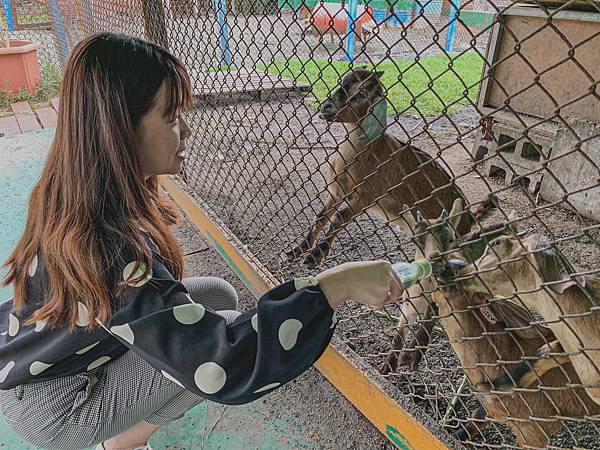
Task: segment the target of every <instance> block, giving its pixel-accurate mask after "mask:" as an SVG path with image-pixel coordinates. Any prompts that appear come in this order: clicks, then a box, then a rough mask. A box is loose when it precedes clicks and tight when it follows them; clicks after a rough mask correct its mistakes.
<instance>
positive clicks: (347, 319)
mask: <svg viewBox="0 0 600 450" xmlns="http://www.w3.org/2000/svg"><path fill="white" fill-rule="evenodd" d="M188 119H189V120H190V122H191V124H192V128H193V129H195V130H202V131H199V132H198V134H197V135H196V136H195V140H194V141H193V142H192V145H190V147H191V157H190V159H189V160H188V161H189V162H188V164H187V167H186V174H187V183H188V186H189V187H190V188H191V189H193V191H194V192H195V193H196V194H197V195H198V196H199V197H201V198H202V199H204V201H206V202H207V203H208V204H209V205H210V206H211V208H212V209H213V211H214V213H216V214H217V216H218V217H219V218H220V219H221V220H222V221H223V222H224V223H225V224H226V225H227V226H228V227H229V228H230V230H231V231H232V232H233V233H234V234H235V235H236V236H237V237H238V238H239V239H240V240H241V241H242V242H243V243H244V245H246V246H247V248H248V250H249V251H250V252H251V253H253V254H254V255H256V256H257V257H258V259H259V260H260V261H261V262H262V263H263V264H264V265H265V266H266V267H267V268H268V269H269V270H270V271H271V272H272V273H273V274H274V275H275V276H276V277H278V278H279V279H282V280H283V279H286V278H290V277H292V276H297V275H299V274H306V273H308V271H307V269H306V268H305V267H304V266H303V265H302V264H301V261H294V262H291V263H290V262H288V261H287V260H286V259H285V257H284V255H283V254H284V252H285V251H286V250H289V249H290V248H292V246H293V245H294V244H295V243H296V242H297V241H298V239H299V238H300V237H301V236H303V235H304V233H305V232H306V230H307V227H308V225H309V224H310V222H311V220H312V219H313V217H314V215H315V212H316V211H318V210H319V209H320V207H321V205H322V201H323V199H324V192H323V189H324V184H325V183H324V178H323V175H322V173H323V172H324V170H326V167H327V160H328V158H330V157H331V156H332V155H333V154H334V153H335V148H336V147H337V145H338V143H339V142H341V140H343V138H344V135H345V129H344V127H343V126H342V125H339V124H334V125H331V126H328V125H327V124H326V123H325V122H323V121H322V120H320V119H319V118H318V117H317V116H316V114H315V110H314V109H312V108H311V107H310V106H306V104H305V103H303V102H302V99H301V98H300V97H294V96H293V95H286V96H276V95H273V96H271V97H270V98H266V99H264V100H263V101H262V102H258V101H255V100H252V99H250V98H248V99H244V98H242V99H239V98H238V99H236V101H232V102H229V103H227V102H224V103H222V104H217V105H215V104H213V105H199V107H198V109H197V110H196V111H194V112H192V113H190V115H189V117H188ZM477 121H478V119H477V115H476V113H475V111H474V110H473V109H470V108H467V109H465V110H463V111H462V112H461V113H459V114H457V115H455V116H452V117H451V118H443V119H436V120H433V119H426V120H425V121H423V120H421V121H420V120H418V119H415V118H410V117H397V118H395V120H394V123H393V124H392V125H391V126H390V127H389V132H390V133H392V134H394V135H395V136H397V137H398V138H400V139H408V136H410V139H411V142H412V143H413V144H414V145H417V146H418V147H420V148H422V149H424V150H426V151H427V152H429V153H430V154H432V155H438V157H439V158H440V159H442V160H443V162H444V163H445V164H446V165H447V166H448V167H449V168H450V169H451V170H452V171H453V173H454V174H455V176H456V178H457V183H458V184H459V185H460V186H461V188H462V189H463V190H464V192H465V193H466V195H467V197H468V198H469V199H470V201H471V202H476V201H478V200H480V199H482V198H483V197H485V196H486V195H487V193H489V192H490V191H496V192H497V195H498V197H499V200H500V205H501V208H502V210H503V211H504V212H505V213H508V212H509V211H514V213H515V214H516V215H517V217H519V218H520V220H519V226H520V229H522V230H525V231H530V232H531V231H536V232H542V233H544V234H546V235H548V236H553V237H555V238H565V237H569V236H571V237H575V238H574V239H571V240H565V241H563V242H562V243H561V244H560V247H561V249H562V251H563V252H564V254H565V255H566V256H567V257H568V258H569V259H570V260H571V261H573V262H576V264H577V265H579V266H580V267H583V268H589V269H595V270H598V269H599V263H598V261H599V260H600V259H599V256H600V246H599V245H598V242H599V241H600V233H599V232H598V230H595V231H588V232H586V233H584V234H582V233H581V231H582V229H584V228H586V227H589V226H592V225H594V224H595V222H593V221H592V220H588V219H585V218H581V217H578V216H577V215H576V214H574V213H572V212H570V211H568V210H566V209H562V208H560V207H551V208H550V207H544V204H543V201H541V200H540V199H536V198H535V197H533V198H532V197H531V196H530V195H528V194H527V192H526V191H525V190H524V189H522V188H521V187H519V186H509V187H508V186H505V185H504V184H503V183H502V180H497V179H494V178H488V177H485V170H484V168H483V167H478V166H476V167H474V166H473V164H472V162H471V159H470V156H469V153H468V152H469V151H470V150H471V147H472V145H473V139H474V136H475V135H474V130H475V128H476V124H477ZM458 137H460V139H458ZM536 201H537V203H536ZM533 208H538V209H537V210H536V212H535V214H532V210H533ZM501 218H502V214H501V213H499V212H498V213H496V214H493V215H492V217H490V218H489V219H488V222H495V221H498V220H500V219H501ZM413 253H414V250H413V247H412V244H411V243H410V240H409V237H408V236H407V235H406V234H405V233H402V232H399V231H397V230H393V229H392V228H391V227H389V226H388V225H386V224H385V223H384V222H382V221H381V220H380V219H379V218H377V217H373V216H370V215H369V214H363V215H361V216H359V217H357V218H356V219H355V221H354V222H353V223H352V224H351V225H349V226H348V227H347V228H346V230H344V231H343V232H342V233H340V235H339V239H338V240H337V242H336V244H335V245H334V248H333V252H332V255H331V256H330V258H328V259H327V260H326V261H325V262H324V264H322V266H321V269H322V268H324V267H330V266H332V265H335V264H339V263H340V262H343V261H348V260H364V259H372V258H380V257H387V258H390V259H391V260H410V259H411V258H412V255H413ZM389 312H390V313H391V314H393V315H396V314H397V312H398V311H397V310H396V309H395V308H390V309H389ZM340 318H341V320H340V325H339V328H338V335H339V336H340V337H341V339H342V341H343V342H344V343H345V344H346V345H348V346H349V347H350V348H351V349H352V350H354V351H355V352H356V353H358V354H359V355H360V356H361V357H362V358H364V360H365V361H366V362H367V363H368V364H370V365H372V366H373V367H375V368H377V367H379V366H380V364H381V363H382V362H383V360H384V358H385V355H386V354H387V352H388V351H389V338H390V336H391V335H392V328H393V326H394V325H395V323H394V321H393V320H390V319H389V318H386V317H382V316H379V315H375V314H373V313H372V312H371V311H369V310H368V309H367V308H365V307H363V306H361V305H358V304H354V303H349V304H347V305H346V306H345V307H344V308H343V309H342V310H341V312H340ZM462 377H463V373H462V371H461V370H460V367H459V364H458V361H457V360H456V358H455V356H454V354H453V352H452V350H451V348H450V347H449V345H448V344H447V342H445V336H444V335H443V334H442V333H439V332H437V334H436V335H435V337H434V339H433V342H432V344H431V349H430V350H429V351H428V353H427V355H426V358H424V359H423V361H422V363H421V367H420V368H419V370H418V371H417V372H416V373H414V374H400V375H395V376H393V377H390V379H389V380H390V381H391V382H392V383H393V384H394V385H395V386H396V387H397V388H398V389H400V390H401V391H402V392H403V393H405V394H408V395H410V396H411V397H412V398H413V399H414V401H415V402H416V403H417V404H418V405H419V406H420V407H421V408H422V409H423V411H425V412H427V413H428V414H430V415H431V417H433V418H434V419H435V420H437V421H439V420H440V418H441V417H442V416H443V415H444V413H445V411H446V406H447V404H448V401H449V399H451V398H452V397H453V395H454V392H455V391H456V390H457V387H458V385H459V383H460V381H461V380H462ZM469 392H470V391H469V388H468V387H467V389H466V390H465V391H464V397H463V398H462V399H461V403H462V406H461V407H460V409H459V413H458V415H459V417H462V418H464V417H466V415H467V412H471V411H473V410H474V409H476V408H477V406H478V403H477V401H475V400H474V399H473V398H472V397H471V396H470V395H469ZM450 424H452V423H450ZM599 437H600V433H599V432H598V430H597V428H596V427H595V426H594V425H593V424H592V423H591V422H587V423H585V422H584V423H578V424H569V427H568V428H567V427H565V430H563V432H561V433H560V434H558V435H557V436H555V437H554V439H553V445H555V446H556V448H573V447H577V448H588V449H591V448H600V444H599V442H600V440H599ZM512 445H514V438H513V437H512V436H511V434H510V432H509V431H508V430H507V429H506V428H505V427H502V426H493V427H489V428H488V429H487V430H486V431H485V432H484V434H483V435H482V436H481V437H479V438H477V439H476V440H475V441H474V443H473V448H482V447H483V448H498V447H501V448H505V447H507V446H512Z"/></svg>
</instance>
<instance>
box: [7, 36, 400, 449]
mask: <svg viewBox="0 0 600 450" xmlns="http://www.w3.org/2000/svg"><path fill="white" fill-rule="evenodd" d="M190 103H191V87H190V79H189V77H188V75H187V73H186V71H185V69H184V67H183V66H182V64H181V63H180V62H179V61H178V60H177V59H176V58H175V57H173V56H172V55H170V54H169V53H168V52H166V51H165V50H163V49H161V48H160V47H158V46H155V45H153V44H149V43H147V42H144V41H142V40H139V39H134V38H131V37H127V36H123V35H115V34H110V33H102V34H98V35H94V36H91V37H89V38H87V39H85V40H84V41H82V42H81V43H80V44H79V45H78V46H77V47H76V48H75V49H74V51H73V53H72V55H71V58H70V60H69V62H68V64H67V68H66V71H65V75H64V79H63V86H62V92H61V102H60V112H59V118H58V126H57V129H56V136H55V139H54V142H53V144H52V147H51V149H50V152H49V155H48V159H47V162H46V165H45V167H44V170H43V173H42V176H41V178H40V180H39V181H38V183H37V184H36V186H35V187H34V189H33V191H32V194H31V198H30V202H29V213H28V217H27V224H26V227H25V231H24V233H23V236H22V238H21V240H20V241H19V242H18V244H17V246H16V248H15V250H14V251H13V253H12V254H11V255H10V257H9V258H8V260H7V262H6V266H7V267H8V268H9V271H8V274H7V276H6V278H5V280H4V284H5V285H8V284H12V285H13V287H14V293H15V295H14V299H11V300H9V301H8V302H6V303H4V304H2V305H0V389H1V391H0V404H1V406H2V410H3V413H4V417H5V420H6V421H7V423H8V424H9V425H10V426H11V427H12V428H13V429H14V430H15V431H16V432H17V433H18V434H19V435H20V436H21V437H22V438H23V439H24V440H26V441H28V442H30V443H32V444H33V445H37V446H40V447H44V448H51V449H61V450H68V449H76V448H82V447H86V446H89V445H95V444H98V447H97V448H98V449H133V448H140V449H149V448H150V446H149V444H148V438H149V437H150V435H151V434H152V433H153V432H155V431H156V430H157V429H158V428H159V427H160V426H162V425H164V424H166V423H168V422H170V421H172V420H174V419H177V418H179V417H181V416H182V415H183V414H184V413H185V411H187V410H188V409H190V408H192V407H193V406H195V405H197V404H198V403H200V402H201V401H203V400H204V399H209V400H211V401H215V402H221V403H227V404H240V403H246V402H250V401H253V400H256V399H257V398H259V397H261V396H263V395H265V394H266V393H268V392H270V391H272V390H273V389H275V388H276V387H277V386H281V385H282V384H284V383H286V382H288V381H290V380H291V379H293V378H294V377H296V376H298V375H299V374H300V373H302V372H303V371H305V370H306V369H308V368H309V367H310V366H311V365H312V364H313V363H314V362H315V361H316V360H317V359H318V358H319V357H320V355H321V353H322V352H323V351H324V349H325V347H326V346H327V344H328V342H329V340H330V339H331V336H332V333H333V330H334V328H335V322H336V320H335V314H334V310H335V309H336V308H337V307H338V306H339V305H340V303H341V302H343V301H345V300H347V299H349V298H350V297H352V298H357V299H360V300H361V301H362V302H364V303H367V304H370V305H372V306H374V307H381V306H382V305H384V304H385V303H386V302H391V301H394V300H395V299H397V298H398V297H399V295H400V293H401V291H402V287H401V284H400V282H399V280H398V279H397V278H396V277H395V275H394V273H393V270H392V268H391V266H390V264H389V263H387V262H383V261H374V262H363V263H347V264H344V265H341V266H338V267H336V268H333V269H330V270H326V271H324V272H322V273H320V274H319V275H318V276H316V277H315V278H304V279H296V280H293V281H290V282H287V283H285V284H283V285H281V286H278V287H276V288H275V289H273V290H272V291H270V292H268V293H267V294H265V295H264V296H263V297H262V298H261V299H260V300H259V302H258V307H257V308H256V309H254V310H252V311H247V312H245V313H243V314H240V313H238V312H235V311H233V310H234V309H235V307H236V306H237V297H236V294H235V291H234V290H233V288H232V287H231V286H230V285H229V284H227V283H226V282H225V281H223V280H220V279H215V278H192V279H185V280H183V282H181V281H180V280H181V279H182V273H183V257H182V252H181V249H180V247H179V245H178V243H177V241H176V240H175V238H174V236H173V234H172V233H171V231H170V228H171V227H172V226H173V225H174V224H175V223H176V221H177V218H178V215H177V212H176V209H175V208H174V206H173V205H171V204H169V202H168V200H167V199H166V198H165V197H163V196H162V195H161V194H160V192H159V190H158V185H157V178H156V176H157V175H160V174H176V173H178V172H179V171H180V170H181V164H182V162H183V160H184V159H185V157H186V147H185V145H186V144H185V142H186V138H188V137H189V136H190V129H189V128H188V126H187V124H186V123H185V121H184V120H183V119H182V117H181V110H182V108H185V107H186V106H189V105H190Z"/></svg>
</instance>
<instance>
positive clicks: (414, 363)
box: [398, 351, 422, 372]
mask: <svg viewBox="0 0 600 450" xmlns="http://www.w3.org/2000/svg"><path fill="white" fill-rule="evenodd" d="M421 356H422V355H421V352H419V351H411V352H402V353H401V354H400V358H399V360H398V366H402V367H406V368H407V369H408V370H409V371H410V372H415V371H416V370H417V369H418V368H419V363H420V362H421Z"/></svg>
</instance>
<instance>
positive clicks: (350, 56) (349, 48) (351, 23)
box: [346, 0, 358, 62]
mask: <svg viewBox="0 0 600 450" xmlns="http://www.w3.org/2000/svg"><path fill="white" fill-rule="evenodd" d="M346 5H347V8H348V16H347V19H346V61H350V62H352V61H354V47H355V43H356V10H357V9H358V0H348V3H347V4H346Z"/></svg>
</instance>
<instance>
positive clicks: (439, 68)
mask: <svg viewBox="0 0 600 450" xmlns="http://www.w3.org/2000/svg"><path fill="white" fill-rule="evenodd" d="M419 63H420V65H419V64H415V63H414V61H413V60H395V61H390V60H388V61H384V62H381V63H379V64H377V65H376V66H369V68H373V67H374V68H375V69H376V70H378V71H381V70H383V71H384V72H385V74H384V75H383V77H382V81H383V84H384V86H385V87H386V89H387V98H388V101H389V103H390V104H389V105H388V114H395V113H399V114H402V115H409V116H417V115H418V113H417V110H418V111H419V112H420V113H421V114H423V115H424V116H430V117H431V116H439V115H440V114H442V113H443V110H444V108H446V107H447V110H448V114H452V113H455V112H457V111H459V110H460V109H461V108H462V107H463V106H462V105H465V104H468V101H467V99H466V98H465V94H467V95H468V98H469V99H471V100H472V101H475V99H476V97H477V90H478V88H479V84H478V82H479V79H480V77H481V69H482V65H483V59H482V58H481V57H480V56H479V55H478V54H477V53H475V52H469V53H465V54H463V55H461V56H458V57H455V58H454V59H450V58H448V57H447V56H446V55H435V56H424V57H422V58H420V60H419ZM450 63H451V65H452V69H453V70H454V72H453V71H452V70H450V69H449V68H448V65H449V64H450ZM258 68H259V69H261V70H266V71H268V72H270V73H273V74H279V73H280V74H281V75H282V76H284V77H287V78H293V79H296V80H297V81H299V82H305V83H310V84H311V86H312V93H313V95H314V96H315V97H316V98H317V100H318V101H319V102H321V101H323V100H324V99H325V98H326V97H327V95H328V93H329V92H330V91H331V90H332V89H335V88H336V87H337V86H338V81H339V79H340V77H341V76H342V75H343V74H344V73H345V72H346V71H347V70H348V68H349V66H348V63H345V62H337V61H334V62H329V61H326V60H301V59H291V60H288V61H275V62H273V63H272V64H270V65H268V66H264V65H263V66H261V67H258ZM455 72H456V73H455ZM436 94H437V95H436ZM412 101H414V105H411V102H412ZM457 101H458V102H459V103H458V104H455V102H457ZM449 104H452V106H447V105H449Z"/></svg>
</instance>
